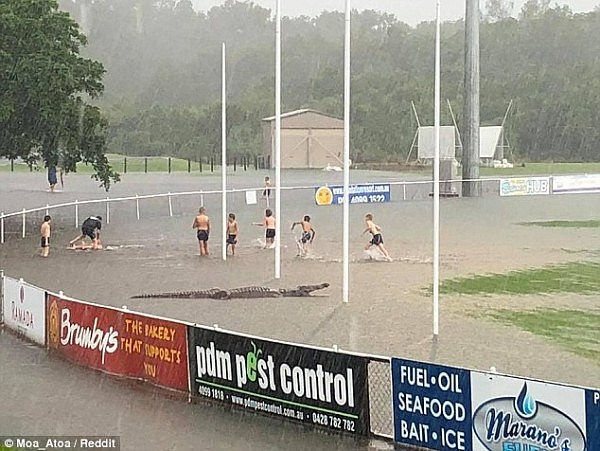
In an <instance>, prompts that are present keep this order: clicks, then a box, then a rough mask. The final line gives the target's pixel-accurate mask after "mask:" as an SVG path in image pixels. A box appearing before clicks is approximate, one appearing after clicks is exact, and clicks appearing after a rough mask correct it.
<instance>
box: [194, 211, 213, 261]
mask: <svg viewBox="0 0 600 451" xmlns="http://www.w3.org/2000/svg"><path fill="white" fill-rule="evenodd" d="M192 229H198V231H197V232H196V236H197V237H198V246H199V247H200V255H201V256H204V255H208V235H209V234H210V220H209V219H208V216H207V214H206V208H204V207H200V209H199V210H198V215H197V216H196V218H194V223H193V224H192Z"/></svg>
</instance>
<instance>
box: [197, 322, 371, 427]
mask: <svg viewBox="0 0 600 451" xmlns="http://www.w3.org/2000/svg"><path fill="white" fill-rule="evenodd" d="M188 334H189V335H188V343H189V357H190V386H191V388H192V395H193V396H196V397H207V398H211V399H215V400H218V401H222V402H225V403H227V404H231V405H234V406H238V407H242V408H245V409H248V410H252V411H258V412H262V413H266V414H269V415H273V416H278V417H285V418H286V419H290V420H293V421H297V422H301V423H304V424H310V425H318V426H322V427H326V428H329V429H334V430H337V431H344V432H348V433H354V434H360V435H366V434H367V433H368V432H369V422H368V400H367V382H366V377H367V360H366V359H365V358H362V357H358V356H352V355H347V354H343V353H336V352H330V351H325V350H317V349H312V348H305V347H301V346H295V345H290V344H284V343H278V342H273V341H267V340H263V339H257V338H250V337H245V336H239V335H234V334H230V333H224V332H219V331H214V330H211V329H204V328H199V327H189V328H188Z"/></svg>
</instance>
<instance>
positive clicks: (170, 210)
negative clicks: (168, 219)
mask: <svg viewBox="0 0 600 451" xmlns="http://www.w3.org/2000/svg"><path fill="white" fill-rule="evenodd" d="M168 197H169V216H173V203H172V202H171V193H169V196H168Z"/></svg>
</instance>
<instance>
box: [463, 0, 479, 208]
mask: <svg viewBox="0 0 600 451" xmlns="http://www.w3.org/2000/svg"><path fill="white" fill-rule="evenodd" d="M466 2H467V3H466V10H465V79H464V90H465V92H464V109H463V117H464V124H463V133H462V134H463V138H464V139H463V154H462V176H463V179H467V181H465V182H463V187H462V193H463V196H466V197H476V196H479V195H480V192H479V191H480V189H479V181H473V180H477V179H479V0H466Z"/></svg>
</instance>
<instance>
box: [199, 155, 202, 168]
mask: <svg viewBox="0 0 600 451" xmlns="http://www.w3.org/2000/svg"><path fill="white" fill-rule="evenodd" d="M199 163H200V166H199V169H200V172H202V155H201V156H200V161H199Z"/></svg>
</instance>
